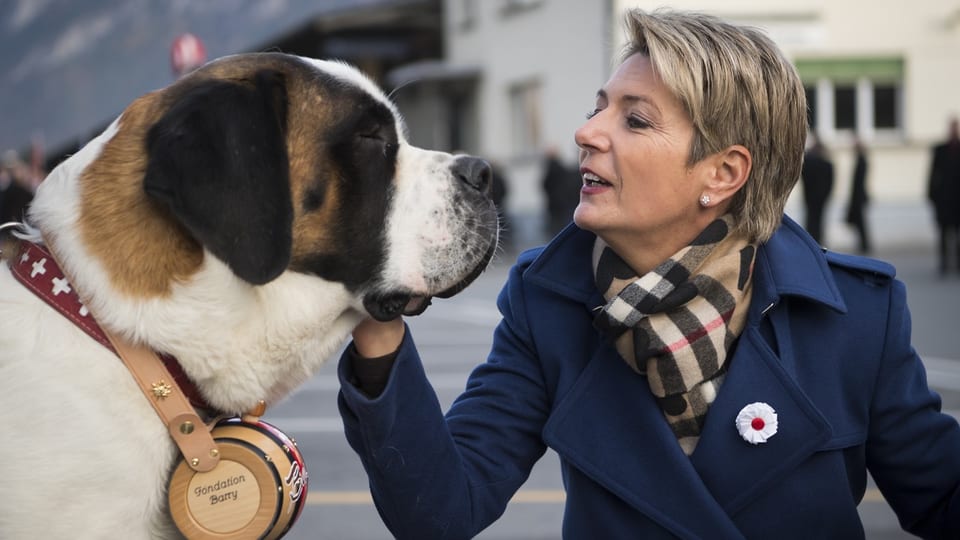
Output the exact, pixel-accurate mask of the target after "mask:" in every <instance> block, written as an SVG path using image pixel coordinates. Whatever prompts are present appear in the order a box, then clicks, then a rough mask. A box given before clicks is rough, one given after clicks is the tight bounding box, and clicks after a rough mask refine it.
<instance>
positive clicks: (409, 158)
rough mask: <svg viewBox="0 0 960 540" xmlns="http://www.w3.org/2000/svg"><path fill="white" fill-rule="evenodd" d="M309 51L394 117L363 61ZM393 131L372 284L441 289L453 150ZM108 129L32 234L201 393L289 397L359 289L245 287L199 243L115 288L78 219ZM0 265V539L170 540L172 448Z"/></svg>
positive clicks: (59, 175) (58, 184)
mask: <svg viewBox="0 0 960 540" xmlns="http://www.w3.org/2000/svg"><path fill="white" fill-rule="evenodd" d="M313 63H314V65H315V66H316V67H317V69H321V70H324V71H326V72H329V73H334V74H335V75H336V76H338V77H340V78H342V79H344V80H346V81H350V82H352V83H353V84H356V85H357V86H358V87H360V88H362V89H364V90H365V91H367V92H369V93H371V94H372V95H374V96H375V97H376V98H377V99H379V100H381V101H383V102H384V103H386V104H387V105H388V106H389V108H390V110H392V111H394V113H395V114H396V110H395V108H394V107H393V105H392V104H390V103H389V102H388V100H387V98H386V97H385V96H384V95H383V93H382V92H381V91H380V90H379V89H378V88H377V87H376V86H375V85H373V83H372V82H370V81H369V80H368V79H367V78H366V77H364V76H362V75H360V74H359V72H357V71H355V70H353V69H352V68H349V67H348V66H345V65H343V64H338V63H331V62H320V61H315V62H313ZM397 128H398V132H399V133H400V137H401V141H400V142H401V150H400V154H399V156H398V166H397V179H396V181H397V192H396V193H397V195H396V200H395V201H394V205H393V208H392V212H391V214H390V217H389V219H388V227H389V231H388V238H389V244H390V247H389V253H388V254H387V259H388V264H387V269H386V272H385V274H384V275H383V276H382V282H383V283H385V284H387V285H395V286H398V287H401V288H406V289H408V290H413V291H418V292H431V291H432V290H431V289H430V287H431V286H435V285H436V284H437V283H438V282H441V281H442V282H443V283H442V285H443V286H447V287H448V286H450V285H452V284H453V283H455V282H456V281H457V280H459V279H460V277H462V275H464V274H465V273H466V272H467V271H468V270H469V268H468V265H469V261H466V260H465V259H466V257H464V256H463V254H461V253H457V252H456V249H455V247H454V246H457V245H459V244H460V243H461V238H462V236H463V235H464V234H468V233H467V232H466V231H465V230H464V228H465V227H467V226H468V224H466V223H464V222H463V220H461V219H459V218H454V217H453V216H452V215H451V214H450V213H449V212H448V209H447V207H448V206H449V205H450V200H451V197H452V190H453V189H454V187H453V184H454V182H455V180H454V179H453V178H451V175H450V172H449V166H450V164H451V162H452V159H453V158H452V157H451V156H450V155H449V154H443V153H439V152H427V151H425V150H421V149H418V148H414V147H412V146H410V145H409V144H408V143H407V142H406V141H405V140H404V139H403V134H402V128H403V126H402V122H401V120H400V118H399V115H397ZM118 129H120V128H118V123H116V122H115V123H114V124H113V125H111V126H110V127H109V128H108V129H107V130H106V131H105V132H104V133H103V134H102V135H100V136H99V137H97V138H96V139H95V140H93V141H91V142H90V143H89V144H88V145H87V146H85V147H84V148H83V149H82V150H81V151H80V152H78V153H77V154H76V155H74V156H72V157H71V158H70V159H69V160H67V161H65V162H64V163H63V164H61V165H60V166H59V167H57V168H56V169H55V170H54V171H53V172H52V173H51V174H50V176H49V177H48V178H47V179H46V180H45V181H44V183H43V184H42V185H41V187H40V189H39V190H38V193H37V196H36V198H35V201H34V203H33V207H32V210H31V225H32V226H33V227H35V228H34V229H31V232H30V235H32V237H33V238H34V239H39V238H40V237H41V234H42V232H43V231H55V238H56V242H57V244H56V246H53V247H54V248H55V252H56V254H57V255H58V256H59V258H60V262H61V263H62V264H63V266H64V269H65V271H66V273H67V275H68V276H71V277H72V279H73V285H74V287H75V288H77V289H78V290H81V291H82V295H83V297H84V298H86V299H88V307H89V308H90V310H91V312H92V313H93V314H94V315H96V316H97V319H98V322H99V323H100V324H101V325H102V326H103V327H105V328H108V329H110V330H112V331H113V332H116V333H118V334H120V335H121V336H122V337H124V338H126V339H128V340H132V341H134V342H137V343H143V344H146V345H148V346H150V347H152V348H154V349H156V350H162V351H166V352H169V353H171V354H173V355H174V356H176V357H177V358H178V360H179V361H180V363H181V365H182V366H183V368H184V370H185V371H186V372H187V373H188V374H189V375H190V376H191V378H193V379H194V381H195V382H196V384H197V386H198V387H199V388H200V389H201V391H202V392H203V393H204V394H205V396H206V398H207V400H208V401H209V402H210V404H211V405H213V406H215V407H217V408H220V409H222V410H226V411H243V410H247V409H249V408H250V407H252V406H253V405H254V404H255V403H256V402H257V400H260V399H266V400H267V401H268V403H270V402H275V401H276V400H279V399H281V398H282V397H284V396H286V395H287V394H288V393H289V392H290V391H291V390H292V389H294V388H295V387H296V386H297V385H299V384H300V383H302V382H303V381H305V380H306V379H307V378H308V377H310V376H311V375H312V374H314V373H315V372H316V370H317V369H318V367H319V366H320V365H321V363H322V362H324V361H325V360H327V359H329V358H330V357H331V356H333V355H334V354H335V353H336V352H338V350H339V349H340V347H342V345H343V343H344V342H345V340H346V339H347V338H348V337H349V334H350V331H351V330H352V329H353V327H354V326H355V325H356V324H357V323H358V322H359V321H360V320H361V318H362V317H363V316H364V314H363V312H362V310H363V308H362V301H361V299H360V298H357V297H355V296H354V295H352V294H350V293H349V292H348V291H347V290H346V289H345V287H343V286H342V285H341V284H339V283H333V282H327V281H324V280H322V279H319V278H317V277H314V276H309V275H305V274H298V273H293V272H285V273H283V274H282V275H281V276H280V277H278V278H277V279H275V280H273V281H272V282H270V283H267V284H265V285H262V286H252V285H250V284H249V283H247V282H244V281H243V280H241V279H239V278H237V277H236V276H235V275H234V274H233V273H232V272H231V271H230V270H229V268H228V267H227V266H226V265H225V264H223V263H222V262H221V261H219V260H218V259H216V258H215V257H213V256H211V255H210V254H209V253H206V254H205V257H204V262H203V264H202V267H201V269H200V270H199V271H198V272H196V273H195V274H194V275H193V276H192V278H191V279H189V280H187V281H185V282H182V283H177V284H175V285H173V289H172V291H173V292H172V294H170V295H169V296H167V297H163V298H153V299H144V298H135V297H132V296H129V295H125V294H122V293H121V292H120V291H118V290H117V289H115V288H114V287H113V285H112V283H111V281H110V278H109V275H108V274H107V272H106V271H105V269H104V267H103V266H102V264H101V263H100V261H98V260H96V259H95V258H93V257H92V256H91V255H90V254H89V253H88V252H87V251H86V249H85V247H84V244H83V242H82V239H81V238H80V234H79V230H78V227H77V223H78V221H79V219H80V194H79V189H78V183H77V180H78V178H79V176H80V175H81V173H82V172H83V171H84V169H86V168H87V166H88V165H89V164H90V163H92V162H93V161H94V160H96V159H97V157H98V156H99V154H100V151H101V149H102V147H103V145H104V143H105V142H107V141H109V140H110V139H111V138H112V137H113V136H115V135H116V133H117V132H118ZM127 232H129V231H127ZM105 233H107V232H105ZM110 233H112V234H117V232H116V231H112V232H110ZM132 234H135V232H132ZM469 234H476V233H469ZM487 242H489V239H487ZM5 262H6V261H4V264H0V321H2V322H0V410H2V411H4V414H5V422H4V440H5V442H4V444H2V445H0V538H11V539H14V538H16V539H20V538H24V539H26V538H110V539H113V538H124V539H147V538H176V537H177V536H178V533H177V531H176V530H175V528H174V527H173V525H172V523H171V521H170V519H169V516H168V513H167V510H166V482H167V481H168V479H169V474H170V472H171V470H172V467H173V466H174V464H175V460H176V459H177V458H178V452H177V449H176V447H175V446H174V445H173V443H172V441H171V439H170V438H169V436H168V434H167V432H166V428H165V426H163V425H162V424H161V422H160V421H159V420H158V418H157V416H156V414H155V412H154V411H153V409H152V408H151V406H150V404H149V403H148V401H147V400H146V399H145V398H144V396H143V394H142V392H141V390H140V389H139V388H138V387H137V386H136V384H135V382H134V380H133V378H132V377H131V375H130V373H129V372H128V371H127V370H126V368H125V367H124V365H123V364H122V363H121V361H120V360H119V359H118V358H117V357H116V356H114V355H113V354H112V353H111V352H109V351H108V350H106V349H105V348H104V347H102V346H101V345H100V344H99V343H97V342H96V341H94V340H92V339H90V338H89V337H88V336H87V335H86V334H85V333H83V331H82V330H80V329H79V328H78V327H76V326H74V325H73V324H72V323H71V322H70V321H68V320H67V319H66V318H64V317H63V316H61V315H59V314H58V313H56V312H55V311H54V310H52V309H51V308H49V307H48V306H47V305H46V304H45V303H44V302H43V300H41V299H40V298H37V297H35V296H34V295H33V294H32V293H30V292H29V291H27V290H26V289H24V288H23V287H22V286H21V285H20V284H19V283H17V282H16V281H15V280H14V278H13V276H12V275H11V274H10V271H9V268H8V267H7V265H6V264H5ZM475 262H476V261H475ZM432 292H438V291H432Z"/></svg>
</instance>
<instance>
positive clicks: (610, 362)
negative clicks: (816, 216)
mask: <svg viewBox="0 0 960 540" xmlns="http://www.w3.org/2000/svg"><path fill="white" fill-rule="evenodd" d="M627 29H628V33H629V38H630V43H629V45H628V48H627V50H626V52H625V54H624V60H623V62H622V64H621V65H620V66H619V68H618V69H617V70H616V72H615V73H614V74H613V76H612V77H611V78H610V80H609V81H607V83H606V84H605V85H604V86H603V87H602V89H601V90H600V91H599V92H598V94H597V100H596V106H595V107H594V109H593V110H592V112H590V113H589V114H588V118H589V119H588V120H587V122H586V123H585V124H584V125H583V126H582V127H581V128H580V129H579V130H577V132H576V135H575V139H576V142H577V144H578V145H579V147H580V148H581V172H582V174H583V179H584V184H583V188H582V190H581V195H580V205H579V206H578V207H577V210H576V213H575V216H574V220H575V223H576V227H574V226H570V227H568V228H567V229H565V230H564V231H563V232H561V233H560V235H558V237H557V238H555V239H554V240H553V241H552V242H551V243H550V244H549V245H547V246H546V247H545V248H542V249H536V250H533V251H530V252H527V253H525V254H522V255H521V256H520V257H519V260H518V262H517V264H516V266H515V268H514V269H513V270H512V272H511V274H510V277H509V280H508V282H507V284H506V286H505V287H504V289H503V291H502V293H501V294H500V296H499V298H498V306H499V308H500V311H501V313H502V315H503V320H502V321H501V323H500V324H499V326H498V327H497V329H496V332H495V335H494V341H493V348H492V350H491V352H490V355H489V358H488V360H487V362H486V363H484V364H482V365H480V366H479V367H478V368H477V369H476V370H475V371H474V373H473V374H472V375H471V377H470V380H469V382H468V383H467V388H466V390H465V392H464V393H463V394H462V395H461V396H460V397H459V398H458V399H457V400H456V402H455V403H454V404H453V405H452V407H451V409H450V411H449V412H448V413H447V414H446V416H444V415H443V414H442V412H441V410H440V408H439V405H438V403H437V400H436V399H435V398H434V397H433V396H434V394H433V392H432V391H431V389H430V386H429V383H428V382H427V380H426V378H425V376H424V373H423V369H422V366H421V364H420V361H419V358H418V356H417V352H416V349H415V346H414V343H413V339H412V337H411V336H410V335H409V333H408V332H407V331H406V330H407V329H406V327H405V326H404V324H403V323H402V321H399V320H397V321H393V322H390V323H375V322H372V321H369V322H365V323H363V324H361V325H360V326H359V327H358V328H357V329H356V331H355V332H354V344H353V346H352V347H350V348H349V349H348V350H347V351H346V353H345V355H344V357H343V359H342V361H341V364H340V376H341V381H342V385H343V386H342V392H341V396H340V406H341V412H342V415H343V418H344V423H345V426H346V430H347V438H348V440H349V442H350V444H351V445H352V446H353V448H354V449H355V450H356V451H357V453H358V454H359V455H360V457H361V459H362V461H363V464H364V467H365V468H366V470H367V473H368V475H369V477H370V482H371V489H372V492H373V495H374V500H375V501H376V504H377V507H378V509H379V511H380V513H381V515H382V517H383V518H384V520H385V521H386V523H387V525H388V527H389V528H390V530H391V531H392V532H393V533H394V535H396V536H397V537H398V538H420V539H422V538H469V537H471V536H473V535H475V534H477V533H478V532H479V531H481V530H482V529H483V528H484V527H486V526H487V525H489V524H490V523H491V522H493V521H494V520H495V519H497V517H499V516H500V515H501V513H502V512H503V510H504V507H505V505H506V504H507V502H508V500H509V499H510V497H511V496H512V495H513V494H514V492H515V491H516V490H517V489H518V488H519V487H520V485H521V484H522V483H523V482H524V480H525V479H526V477H527V475H528V473H529V471H530V469H531V467H532V466H533V464H534V462H536V461H537V460H538V459H539V458H540V457H541V455H542V454H543V453H544V451H545V449H546V448H547V447H548V446H549V447H551V448H553V449H554V450H556V452H557V453H558V455H559V456H560V460H561V467H562V470H563V475H564V484H565V487H566V492H567V502H566V511H565V517H564V523H563V531H564V537H565V538H603V539H605V540H607V539H616V538H630V539H636V538H676V537H680V538H709V539H727V538H778V539H782V538H798V539H801V538H802V539H809V538H818V539H820V538H844V539H847V538H858V537H859V538H862V537H863V535H864V532H863V527H862V525H861V523H860V520H859V517H858V514H857V509H856V505H857V503H858V502H859V501H860V500H861V499H862V497H863V494H864V490H865V485H866V474H867V470H868V469H869V470H870V472H871V473H872V474H873V476H874V478H875V480H876V482H877V485H878V486H879V487H880V489H881V491H882V492H883V494H884V496H885V497H886V498H887V500H888V501H889V502H890V504H891V505H892V507H893V508H894V509H895V510H896V512H897V513H898V515H899V516H900V519H901V523H902V524H903V525H904V527H905V528H906V529H908V530H910V531H912V532H915V533H917V534H922V535H925V536H930V537H943V538H957V537H960V507H958V504H960V494H958V483H960V429H958V426H957V424H956V422H955V421H954V420H953V419H952V418H951V417H949V416H946V415H942V414H941V413H940V412H939V407H940V402H939V398H938V397H937V396H936V395H935V394H933V393H931V391H930V390H929V389H928V388H927V386H926V381H925V375H924V369H923V366H922V364H921V362H920V359H919V358H918V357H917V355H916V353H915V352H914V351H913V349H912V348H911V345H910V341H909V339H910V336H909V334H910V327H909V326H910V322H909V314H908V312H907V308H906V305H905V299H904V289H903V286H902V284H901V283H899V282H897V281H895V280H894V279H893V269H892V268H891V267H890V266H888V265H886V264H884V263H881V262H876V261H871V260H867V259H862V258H857V257H854V256H844V255H836V254H832V253H827V254H824V253H823V252H822V251H821V250H820V248H819V247H818V246H817V244H816V243H815V242H814V241H813V240H812V239H811V238H810V236H809V235H808V234H807V233H805V232H804V231H803V229H802V228H801V227H799V226H798V225H797V224H796V223H794V222H793V221H791V220H790V219H789V218H785V217H784V216H783V209H784V205H785V203H786V200H787V197H788V196H789V194H790V191H791V190H792V188H793V186H794V184H795V182H796V180H797V178H798V176H799V173H800V164H801V159H802V154H803V143H804V138H805V135H806V124H805V118H806V111H805V106H806V104H805V101H804V93H803V87H802V85H801V83H800V81H799V80H798V78H797V75H796V73H795V71H794V70H793V68H792V67H791V65H790V64H789V63H788V62H787V61H786V60H785V59H784V58H783V56H782V55H781V53H780V52H778V50H777V49H776V47H775V46H774V45H773V44H772V43H771V42H770V40H769V39H767V38H766V37H764V36H763V35H762V34H760V33H758V32H756V31H754V30H751V29H747V28H740V27H735V26H732V25H729V24H726V23H723V22H721V21H719V20H717V19H715V18H712V17H708V16H702V15H698V14H687V13H676V12H655V13H652V14H651V13H645V12H642V11H632V12H630V14H629V16H628V20H627ZM638 276H640V277H638Z"/></svg>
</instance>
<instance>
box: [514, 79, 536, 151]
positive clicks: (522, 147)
mask: <svg viewBox="0 0 960 540" xmlns="http://www.w3.org/2000/svg"><path fill="white" fill-rule="evenodd" d="M510 134H511V142H512V143H513V151H514V154H515V155H518V156H526V155H530V154H534V153H536V152H537V151H538V149H539V148H540V81H526V82H522V83H518V84H515V85H513V86H511V87H510Z"/></svg>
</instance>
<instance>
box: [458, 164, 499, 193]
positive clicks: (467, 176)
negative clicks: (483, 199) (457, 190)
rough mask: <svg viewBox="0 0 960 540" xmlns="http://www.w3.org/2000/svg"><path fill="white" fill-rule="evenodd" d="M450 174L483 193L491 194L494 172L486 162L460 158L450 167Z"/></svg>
mask: <svg viewBox="0 0 960 540" xmlns="http://www.w3.org/2000/svg"><path fill="white" fill-rule="evenodd" d="M450 172H451V173H453V175H454V176H455V177H457V178H458V179H460V181H462V182H464V183H466V184H468V185H470V186H472V187H473V188H475V189H478V190H480V192H481V193H484V194H487V195H489V194H490V186H491V185H492V184H493V170H492V169H491V168H490V164H489V163H487V162H486V161H484V160H482V159H480V158H475V157H470V156H463V157H458V158H457V159H456V161H454V162H453V165H452V166H451V167H450Z"/></svg>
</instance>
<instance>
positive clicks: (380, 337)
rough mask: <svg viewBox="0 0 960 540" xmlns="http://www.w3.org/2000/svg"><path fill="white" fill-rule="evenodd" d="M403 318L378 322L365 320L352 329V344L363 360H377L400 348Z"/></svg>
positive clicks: (369, 319)
mask: <svg viewBox="0 0 960 540" xmlns="http://www.w3.org/2000/svg"><path fill="white" fill-rule="evenodd" d="M404 332H405V330H404V326H403V317H397V318H396V319H393V320H392V321H388V322H380V321H377V320H375V319H371V318H369V317H368V318H366V319H364V320H363V321H362V322H361V323H360V324H359V325H357V327H356V328H354V329H353V344H354V346H355V347H356V348H357V353H359V354H360V356H362V357H364V358H377V357H380V356H386V355H388V354H391V353H393V352H394V351H396V350H397V349H398V348H399V347H400V343H401V342H402V341H403V334H404Z"/></svg>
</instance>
